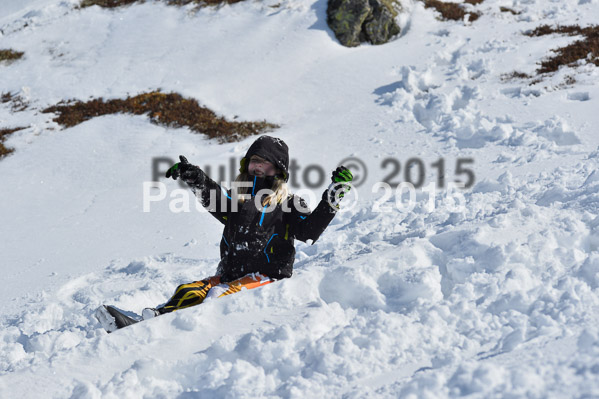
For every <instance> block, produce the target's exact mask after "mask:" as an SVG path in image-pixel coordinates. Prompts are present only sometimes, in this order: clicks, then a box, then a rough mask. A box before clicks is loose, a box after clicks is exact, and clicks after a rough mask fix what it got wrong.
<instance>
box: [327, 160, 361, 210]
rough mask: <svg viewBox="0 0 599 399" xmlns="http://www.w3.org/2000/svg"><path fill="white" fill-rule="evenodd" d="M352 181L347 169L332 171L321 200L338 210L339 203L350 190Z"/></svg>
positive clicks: (342, 167) (339, 168)
mask: <svg viewBox="0 0 599 399" xmlns="http://www.w3.org/2000/svg"><path fill="white" fill-rule="evenodd" d="M353 179H354V176H353V175H352V173H351V171H350V170H349V169H348V168H346V167H345V166H339V167H338V168H337V169H335V170H334V171H333V174H332V176H331V184H330V185H329V188H328V189H327V190H326V191H325V192H324V195H323V199H326V200H327V201H328V202H329V204H330V205H331V206H332V207H334V208H336V209H339V203H340V202H341V200H342V199H343V197H344V196H345V194H346V193H347V192H349V190H351V182H352V180H353Z"/></svg>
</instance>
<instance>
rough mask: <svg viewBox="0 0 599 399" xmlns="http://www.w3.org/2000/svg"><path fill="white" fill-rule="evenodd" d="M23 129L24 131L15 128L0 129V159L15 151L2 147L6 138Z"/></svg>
mask: <svg viewBox="0 0 599 399" xmlns="http://www.w3.org/2000/svg"><path fill="white" fill-rule="evenodd" d="M23 129H26V128H24V127H15V128H12V129H0V158H4V157H5V156H7V155H8V154H10V153H11V152H13V151H14V150H15V149H14V148H8V147H5V146H4V142H5V141H6V139H7V138H8V136H10V135H11V134H13V133H14V132H18V131H19V130H23Z"/></svg>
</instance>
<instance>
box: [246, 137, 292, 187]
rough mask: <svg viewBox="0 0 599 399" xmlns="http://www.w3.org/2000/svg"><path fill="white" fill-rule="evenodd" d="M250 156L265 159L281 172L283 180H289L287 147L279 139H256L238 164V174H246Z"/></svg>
mask: <svg viewBox="0 0 599 399" xmlns="http://www.w3.org/2000/svg"><path fill="white" fill-rule="evenodd" d="M252 155H257V156H259V157H261V158H264V159H266V160H267V161H268V162H270V163H272V164H273V165H275V166H276V167H277V169H279V170H280V171H282V172H283V179H284V180H285V181H286V182H287V181H288V180H289V147H287V144H285V142H284V141H283V140H281V139H279V138H276V137H271V136H261V137H258V138H257V139H256V141H254V142H253V143H252V145H251V146H250V148H249V149H248V151H247V153H246V154H245V157H243V158H242V159H241V161H240V162H239V166H240V167H239V172H240V173H244V172H247V171H248V170H247V167H248V165H249V161H250V158H251V156H252Z"/></svg>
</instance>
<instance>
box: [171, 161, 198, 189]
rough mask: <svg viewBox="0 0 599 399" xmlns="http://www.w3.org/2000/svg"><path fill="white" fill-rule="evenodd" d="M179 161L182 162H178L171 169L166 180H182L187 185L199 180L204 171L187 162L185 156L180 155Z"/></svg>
mask: <svg viewBox="0 0 599 399" xmlns="http://www.w3.org/2000/svg"><path fill="white" fill-rule="evenodd" d="M179 159H180V160H181V162H178V163H176V164H174V165H173V166H171V167H170V169H169V170H167V171H166V178H167V179H168V178H169V177H170V178H172V179H173V180H177V179H178V178H181V180H183V181H184V182H186V183H193V182H195V181H197V180H198V178H199V177H200V174H201V173H202V170H201V169H200V168H198V167H197V166H195V165H192V164H190V163H189V161H187V158H185V157H184V156H183V155H179Z"/></svg>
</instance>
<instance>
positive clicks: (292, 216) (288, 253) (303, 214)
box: [143, 136, 353, 319]
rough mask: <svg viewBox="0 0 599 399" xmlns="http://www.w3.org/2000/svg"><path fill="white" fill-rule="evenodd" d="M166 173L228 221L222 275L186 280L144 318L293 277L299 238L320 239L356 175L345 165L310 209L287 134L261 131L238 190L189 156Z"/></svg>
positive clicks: (243, 168) (222, 249) (220, 267)
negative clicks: (296, 180)
mask: <svg viewBox="0 0 599 399" xmlns="http://www.w3.org/2000/svg"><path fill="white" fill-rule="evenodd" d="M180 160H181V162H179V163H177V164H175V165H173V166H172V167H171V168H170V169H169V170H168V171H167V172H166V177H167V178H168V177H171V178H173V179H175V180H176V179H182V180H183V181H185V182H186V183H187V184H188V185H189V187H190V188H191V190H192V191H193V193H194V194H195V195H196V197H197V198H198V200H199V201H200V202H201V203H202V205H203V206H204V207H206V208H207V210H208V211H209V212H210V214H211V215H212V216H214V217H215V218H216V219H218V221H220V222H221V223H222V224H223V225H224V231H223V234H222V238H221V241H220V254H221V260H220V263H219V265H218V268H217V272H216V275H215V276H213V277H209V278H206V279H204V280H201V281H196V282H193V283H189V284H182V285H180V286H179V287H177V289H176V290H175V294H174V295H173V297H172V298H171V299H170V300H169V301H168V302H167V303H166V304H164V305H163V306H161V307H159V308H156V309H154V308H146V309H144V311H143V318H144V319H147V318H150V317H154V316H158V315H161V314H164V313H168V312H172V311H175V310H178V309H183V308H187V307H190V306H194V305H198V304H200V303H202V302H203V301H204V300H205V299H206V298H215V297H221V296H225V295H229V294H233V293H235V292H238V291H240V290H242V289H252V288H256V287H260V286H263V285H266V284H269V283H271V282H273V281H276V280H279V279H282V278H287V277H291V274H292V271H293V262H294V259H295V247H294V240H295V239H298V240H301V241H304V242H305V241H307V240H312V241H313V242H315V241H316V240H317V239H318V237H320V235H321V234H322V233H323V231H324V230H325V229H326V227H327V226H328V225H329V223H330V222H331V220H332V219H333V217H334V216H335V214H336V212H337V210H338V208H339V201H340V200H341V198H343V196H344V194H345V193H346V192H347V191H349V188H350V183H351V181H352V179H353V176H352V174H351V172H350V171H349V169H347V168H345V167H343V166H340V167H339V168H337V169H336V170H335V171H334V172H333V174H332V178H331V180H332V183H331V185H330V186H329V188H327V190H325V192H324V193H323V196H322V200H321V201H320V203H319V204H318V206H317V207H316V209H315V210H314V211H313V212H310V210H309V208H308V207H307V205H306V203H305V202H304V200H302V199H301V198H300V197H298V196H295V195H292V194H289V192H288V189H287V181H288V179H289V174H288V167H289V152H288V147H287V145H286V144H285V143H284V142H283V141H282V140H280V139H278V138H274V137H270V136H261V137H259V138H258V139H257V140H256V141H255V142H254V143H253V144H252V145H251V146H250V148H249V150H248V151H247V153H246V155H245V157H244V158H243V159H241V162H240V169H239V172H240V174H239V176H237V178H236V180H235V182H236V183H237V185H239V186H241V187H239V188H238V189H237V190H228V191H227V190H225V189H223V188H222V187H221V186H220V185H218V184H217V183H216V182H214V181H213V180H212V179H210V178H209V177H208V176H207V175H206V174H205V173H204V172H203V171H202V170H201V169H200V168H199V167H197V166H195V165H192V164H190V163H189V162H188V161H187V159H185V157H183V156H180Z"/></svg>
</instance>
